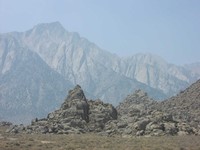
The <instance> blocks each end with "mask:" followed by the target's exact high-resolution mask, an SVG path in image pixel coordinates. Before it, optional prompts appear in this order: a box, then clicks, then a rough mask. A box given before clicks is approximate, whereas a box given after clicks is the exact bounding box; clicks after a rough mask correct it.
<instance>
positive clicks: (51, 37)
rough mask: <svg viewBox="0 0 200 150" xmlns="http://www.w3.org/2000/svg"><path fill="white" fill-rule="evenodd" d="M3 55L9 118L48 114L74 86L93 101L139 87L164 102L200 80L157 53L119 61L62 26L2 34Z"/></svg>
mask: <svg viewBox="0 0 200 150" xmlns="http://www.w3.org/2000/svg"><path fill="white" fill-rule="evenodd" d="M0 54H1V55H0V63H1V64H0V65H1V73H0V82H1V84H0V88H1V91H0V95H1V97H0V107H1V108H2V109H1V110H2V113H1V114H3V116H0V118H1V117H4V118H9V120H13V118H12V116H13V114H14V113H19V114H17V117H19V116H20V115H26V117H27V116H28V115H31V117H32V116H33V117H34V116H38V115H39V116H43V115H45V114H46V113H47V112H49V111H51V110H53V109H55V108H56V107H57V106H58V105H59V104H61V101H62V100H63V99H64V96H65V95H66V92H67V91H68V89H69V88H70V87H72V86H73V85H75V84H80V85H81V87H82V88H83V89H84V90H85V91H86V95H87V96H89V98H93V97H96V98H100V99H102V100H103V101H105V102H110V103H112V104H114V105H117V104H118V103H119V102H120V101H121V100H122V99H123V98H124V97H125V96H126V95H127V94H129V93H131V92H132V91H134V90H136V89H143V90H144V91H146V92H147V93H148V94H149V95H150V96H151V97H153V98H155V99H164V98H166V97H169V96H172V95H174V94H176V93H178V92H179V91H180V90H182V89H184V88H186V87H187V86H188V85H190V84H191V83H192V82H194V81H196V80H197V79H198V78H199V77H200V73H199V72H197V71H193V72H192V73H191V68H192V66H191V67H185V66H183V67H181V66H176V65H173V64H169V63H167V62H166V61H165V60H163V59H162V58H160V57H158V56H155V55H152V54H137V55H134V56H131V57H128V58H120V57H119V56H117V55H114V54H112V53H109V52H107V51H105V50H102V49H101V48H99V47H98V46H96V45H95V44H94V43H91V42H90V41H88V40H87V39H86V38H82V37H80V36H79V34H78V33H74V32H68V31H66V30H65V29H64V28H63V26H62V25H61V24H60V23H59V22H54V23H46V24H39V25H36V26H34V27H33V28H32V29H30V30H28V31H26V32H11V33H5V34H1V35H0ZM8 112H9V113H8ZM24 112H29V113H27V114H24ZM14 117H15V116H14ZM17 117H16V118H17ZM23 117H24V116H23ZM31 117H29V119H30V118H31ZM16 118H15V119H16Z"/></svg>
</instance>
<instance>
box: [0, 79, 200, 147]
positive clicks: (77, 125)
mask: <svg viewBox="0 0 200 150" xmlns="http://www.w3.org/2000/svg"><path fill="white" fill-rule="evenodd" d="M199 91H200V80H199V81H197V82H196V83H194V84H193V85H191V86H190V87H189V88H187V89H186V90H184V91H181V92H180V94H178V95H177V96H175V97H172V98H170V99H168V100H166V101H163V102H157V101H154V100H153V99H151V98H149V97H148V95H147V93H145V92H144V91H142V90H136V91H135V92H134V93H133V94H130V95H128V96H127V98H126V99H125V100H124V101H123V102H122V103H120V104H119V105H118V106H117V107H116V108H115V107H114V106H113V105H111V104H108V103H104V102H102V101H101V100H88V99H86V97H85V94H84V92H83V90H82V89H81V87H80V86H79V85H77V86H76V87H75V88H74V89H73V90H70V91H69V94H68V96H67V97H66V99H65V101H64V103H63V104H62V105H61V107H60V109H58V110H56V111H54V112H51V113H49V114H48V116H47V117H46V118H42V119H38V118H35V119H33V120H32V122H31V124H30V125H27V126H24V125H12V124H11V123H9V122H1V123H0V139H1V140H0V149H3V150H16V149H21V150H24V149H29V150H31V149H42V150H45V149H55V150H57V149H60V150H63V149H94V150H95V149H96V150H98V149H101V150H102V149H115V150H116V149H127V150H129V149H136V150H140V149H148V150H149V149H164V150H165V149H166V150H167V149H168V150H169V149H175V150H198V149H200V143H199V141H200V136H199V135H200V123H199V121H200V120H199V115H200V112H199V108H200V107H199V106H200V105H199V104H200V93H199Z"/></svg>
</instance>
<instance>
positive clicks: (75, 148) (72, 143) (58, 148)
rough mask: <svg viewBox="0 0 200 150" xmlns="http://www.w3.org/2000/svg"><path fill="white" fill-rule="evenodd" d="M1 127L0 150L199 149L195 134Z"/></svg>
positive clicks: (198, 138)
mask: <svg viewBox="0 0 200 150" xmlns="http://www.w3.org/2000/svg"><path fill="white" fill-rule="evenodd" d="M4 131H5V130H4V129H1V132H0V134H1V136H2V137H3V138H2V139H1V140H0V149H1V150H47V149H48V150H50V149H51V150H83V149H86V150H118V149H119V150H151V149H153V150H171V149H173V150H199V149H200V143H199V141H200V137H199V136H162V137H132V138H128V137H120V136H115V137H104V136H99V135H95V134H82V135H78V134H72V135H52V134H22V133H20V134H8V133H5V132H4Z"/></svg>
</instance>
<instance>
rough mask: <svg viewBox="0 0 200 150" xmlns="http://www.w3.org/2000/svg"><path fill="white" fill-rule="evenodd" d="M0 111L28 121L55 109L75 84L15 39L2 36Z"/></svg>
mask: <svg viewBox="0 0 200 150" xmlns="http://www.w3.org/2000/svg"><path fill="white" fill-rule="evenodd" d="M0 45H1V59H0V61H1V68H0V89H1V90H0V113H1V117H2V118H3V119H6V120H10V121H16V122H17V123H20V122H23V123H26V122H28V121H30V120H31V118H32V117H36V116H39V117H42V116H44V115H46V114H47V112H49V111H52V110H54V109H55V108H56V107H57V106H58V104H60V102H61V100H62V99H63V98H64V97H65V95H66V92H67V90H68V89H69V88H70V87H71V86H72V84H71V83H70V82H69V81H67V80H65V79H64V78H63V77H62V76H60V75H59V74H58V73H57V72H55V71H54V70H52V69H51V68H50V67H49V66H48V65H47V64H46V63H45V62H44V61H43V60H42V59H41V58H40V57H39V56H38V54H37V53H35V52H33V51H30V50H29V49H26V48H23V47H21V46H20V45H19V43H18V41H17V40H16V39H14V38H11V37H9V38H6V37H5V38H1V40H0Z"/></svg>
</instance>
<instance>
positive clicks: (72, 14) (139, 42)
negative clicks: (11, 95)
mask: <svg viewBox="0 0 200 150" xmlns="http://www.w3.org/2000/svg"><path fill="white" fill-rule="evenodd" d="M54 21H59V22H60V23H61V24H62V25H63V26H64V27H65V29H66V30H68V31H75V32H78V33H79V34H80V35H81V36H83V37H86V38H87V39H88V40H89V41H91V42H94V43H96V44H97V45H98V46H99V47H101V48H103V49H105V50H108V51H110V52H112V53H116V54H118V55H120V56H129V55H133V54H135V53H140V52H141V53H144V52H148V53H153V54H157V55H160V56H161V57H163V58H164V59H166V60H167V61H168V62H171V63H176V64H185V63H191V62H196V61H200V0H0V33H5V32H10V31H25V30H28V29H30V28H32V27H33V26H34V25H36V24H39V23H48V22H54Z"/></svg>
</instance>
